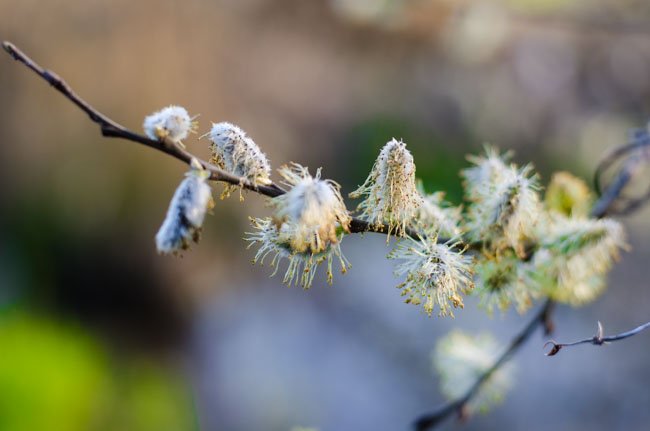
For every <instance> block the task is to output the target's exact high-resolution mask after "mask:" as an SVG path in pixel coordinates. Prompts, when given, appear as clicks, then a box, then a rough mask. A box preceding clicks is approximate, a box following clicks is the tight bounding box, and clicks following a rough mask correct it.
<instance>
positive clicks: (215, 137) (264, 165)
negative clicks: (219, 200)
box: [208, 122, 271, 196]
mask: <svg viewBox="0 0 650 431" xmlns="http://www.w3.org/2000/svg"><path fill="white" fill-rule="evenodd" d="M208 136H209V138H210V141H211V142H212V144H211V145H210V151H211V153H212V157H211V158H210V162H211V163H213V164H215V165H217V166H219V167H220V168H221V169H223V170H225V171H226V172H229V173H231V174H233V175H236V176H238V177H242V178H245V179H247V180H248V181H250V182H251V183H253V184H255V185H266V184H271V179H270V177H271V165H270V164H269V161H268V160H267V158H266V155H265V154H264V153H263V152H262V151H261V150H260V148H259V147H258V146H257V144H256V143H255V142H254V141H253V140H252V139H251V138H250V137H248V136H247V135H246V133H244V131H243V130H242V129H240V128H239V127H237V126H235V125H234V124H230V123H226V122H222V123H213V124H212V129H210V132H209V133H208ZM234 188H236V186H232V185H230V186H227V187H226V190H225V191H224V196H227V195H228V194H229V193H230V192H231V191H232V190H233V189H234Z"/></svg>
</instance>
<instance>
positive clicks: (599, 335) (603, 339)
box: [544, 322, 650, 356]
mask: <svg viewBox="0 0 650 431" xmlns="http://www.w3.org/2000/svg"><path fill="white" fill-rule="evenodd" d="M648 328H650V322H648V323H644V324H643V325H641V326H637V327H636V328H634V329H632V330H630V331H627V332H623V333H620V334H618V335H609V336H604V335H603V333H604V331H603V325H601V323H600V322H598V331H597V332H596V335H594V336H593V337H591V338H585V339H584V340H579V341H574V342H572V343H558V342H556V341H554V340H549V341H548V342H547V343H546V344H544V347H546V346H548V345H549V344H550V345H551V346H553V347H552V348H551V350H550V351H549V352H548V353H546V356H555V355H557V354H558V352H559V351H560V350H561V349H562V348H564V347H570V346H577V345H579V344H593V345H594V346H602V345H603V344H606V343H611V342H612V341H619V340H624V339H626V338H629V337H633V336H635V335H636V334H638V333H640V332H642V331H644V330H646V329H648Z"/></svg>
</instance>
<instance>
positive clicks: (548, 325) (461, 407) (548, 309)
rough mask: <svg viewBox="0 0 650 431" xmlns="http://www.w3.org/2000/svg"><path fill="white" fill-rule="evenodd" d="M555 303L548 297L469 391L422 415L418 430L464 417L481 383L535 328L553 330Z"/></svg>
mask: <svg viewBox="0 0 650 431" xmlns="http://www.w3.org/2000/svg"><path fill="white" fill-rule="evenodd" d="M554 305H555V303H554V302H553V301H551V300H550V299H547V300H546V302H545V303H544V305H543V306H542V307H541V308H540V309H539V310H538V311H537V313H535V315H534V316H533V317H532V319H530V321H529V322H528V323H527V324H526V326H524V328H523V329H522V330H521V331H520V332H519V333H518V334H517V335H516V336H515V337H514V338H513V339H512V341H510V344H509V345H508V347H507V348H506V350H505V351H504V352H503V353H502V354H501V355H500V356H499V357H498V358H497V360H496V361H495V362H494V363H493V364H492V366H491V367H490V368H488V369H487V370H486V371H485V372H484V373H483V374H481V376H480V377H479V378H478V379H477V380H476V382H475V383H474V384H473V385H472V387H470V388H469V389H468V391H467V392H466V393H465V395H463V396H462V397H460V398H458V399H456V400H453V401H451V402H449V403H447V404H445V405H443V406H442V407H440V408H439V409H438V410H436V411H434V412H432V413H429V414H426V415H423V416H420V417H419V418H418V419H417V420H416V421H415V423H414V427H415V429H416V430H417V431H424V430H427V429H431V428H434V427H436V426H438V425H440V424H441V423H442V422H443V421H444V420H445V419H447V418H448V417H449V416H450V415H452V414H454V413H455V414H456V415H458V416H459V417H461V418H463V417H465V416H466V414H465V406H466V404H467V403H468V402H469V401H470V400H471V399H472V397H473V396H474V395H476V393H477V392H478V391H479V390H480V388H481V385H483V383H485V382H486V381H487V380H488V379H489V378H490V376H492V374H494V372H495V371H497V370H498V369H499V368H501V366H502V365H503V364H505V363H506V362H507V361H508V359H510V357H511V356H512V355H514V354H515V353H516V352H517V351H518V350H519V348H520V347H521V346H522V345H523V344H524V342H525V341H526V340H528V338H530V336H531V335H532V334H533V333H534V332H535V330H536V329H537V328H538V327H539V326H542V327H543V328H544V332H545V333H546V334H549V333H550V331H552V330H553V323H552V322H551V313H552V311H553V308H554Z"/></svg>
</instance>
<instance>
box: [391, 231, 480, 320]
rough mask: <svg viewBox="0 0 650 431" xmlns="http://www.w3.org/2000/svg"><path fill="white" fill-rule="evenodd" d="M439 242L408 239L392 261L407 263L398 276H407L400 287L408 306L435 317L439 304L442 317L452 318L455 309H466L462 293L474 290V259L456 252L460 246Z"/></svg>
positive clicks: (399, 246)
mask: <svg viewBox="0 0 650 431" xmlns="http://www.w3.org/2000/svg"><path fill="white" fill-rule="evenodd" d="M436 241H437V239H436V238H435V237H434V238H427V239H420V240H414V239H412V238H407V239H404V240H403V241H401V242H400V243H398V244H397V246H396V248H395V249H393V250H392V251H391V252H390V254H389V255H388V258H389V259H400V260H403V261H404V262H402V263H400V264H398V265H397V267H396V268H395V275H398V276H399V275H404V274H406V280H405V281H404V282H403V283H401V284H400V285H399V286H397V288H398V289H401V290H402V296H406V297H407V298H406V301H405V302H407V303H410V304H414V305H420V304H422V306H423V307H424V311H425V312H426V313H427V314H428V315H429V316H431V313H432V312H433V309H434V308H435V306H436V305H437V306H438V308H439V309H440V312H439V313H438V314H439V315H440V316H448V315H449V316H452V317H453V315H454V314H453V313H452V311H451V307H453V308H463V299H462V297H461V296H460V292H464V293H467V292H469V291H470V290H471V289H472V288H473V283H472V277H471V269H470V264H471V262H472V258H471V257H468V256H464V255H462V254H461V253H460V252H457V251H454V249H453V248H454V247H455V246H456V244H438V243H437V242H436Z"/></svg>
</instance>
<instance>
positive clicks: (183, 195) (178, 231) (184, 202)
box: [156, 159, 212, 254]
mask: <svg viewBox="0 0 650 431" xmlns="http://www.w3.org/2000/svg"><path fill="white" fill-rule="evenodd" d="M208 176H209V173H208V172H207V171H205V170H204V169H203V168H202V166H201V165H200V164H199V163H198V161H196V159H193V160H192V169H191V170H190V171H189V172H188V173H187V174H186V175H185V179H184V180H183V181H182V182H181V184H180V185H179V186H178V188H177V189H176V192H175V193H174V197H173V198H172V200H171V203H170V204H169V209H168V210H167V216H166V217H165V220H164V221H163V224H162V226H160V229H159V230H158V233H157V234H156V248H157V249H158V252H159V253H161V254H177V253H179V252H180V251H181V250H186V249H187V248H189V246H190V243H191V242H192V241H194V242H198V240H199V234H200V232H201V226H202V225H203V219H204V218H205V213H206V212H207V210H208V209H209V207H210V205H211V202H212V192H211V190H210V186H209V185H208V184H207V183H206V180H207V178H208Z"/></svg>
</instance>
